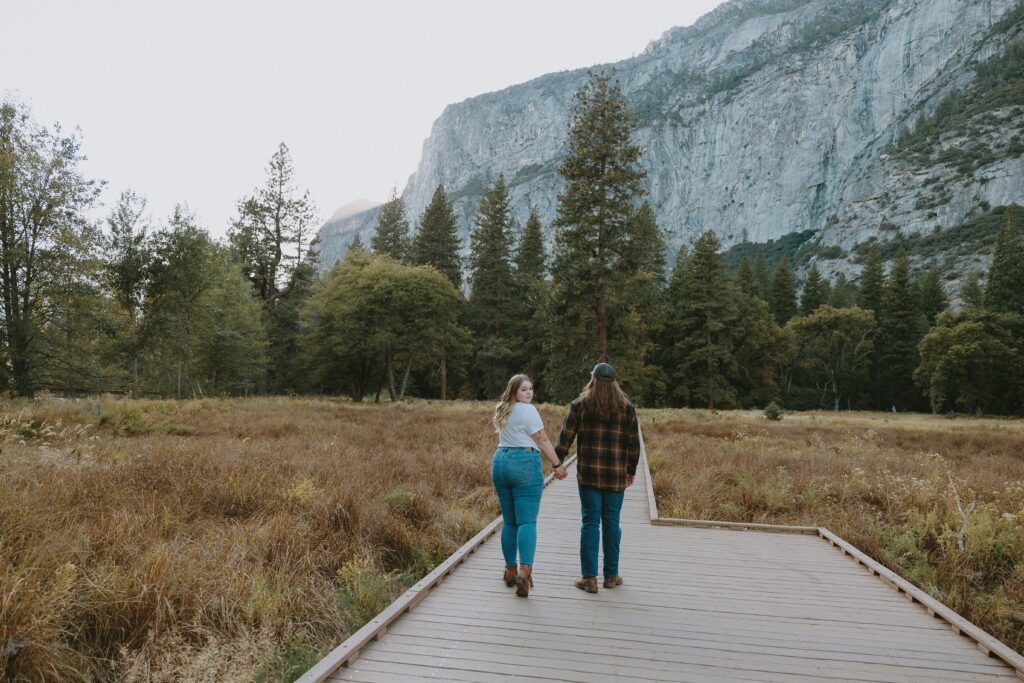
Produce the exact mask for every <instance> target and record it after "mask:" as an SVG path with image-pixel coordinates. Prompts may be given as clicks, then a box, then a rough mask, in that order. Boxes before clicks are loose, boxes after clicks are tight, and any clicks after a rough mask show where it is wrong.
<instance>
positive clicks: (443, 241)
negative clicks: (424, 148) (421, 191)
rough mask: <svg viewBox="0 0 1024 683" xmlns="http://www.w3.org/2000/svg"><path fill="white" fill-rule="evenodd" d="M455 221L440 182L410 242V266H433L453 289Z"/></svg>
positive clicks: (443, 353)
mask: <svg viewBox="0 0 1024 683" xmlns="http://www.w3.org/2000/svg"><path fill="white" fill-rule="evenodd" d="M460 247H461V244H460V242H459V233H458V220H457V219H456V218H455V209H454V208H453V207H452V203H451V202H450V201H448V195H447V194H446V193H445V191H444V185H440V184H439V185H438V186H437V189H436V190H434V196H433V198H432V199H431V200H430V204H428V205H427V208H426V209H424V210H423V214H422V215H421V216H420V229H419V232H417V233H416V237H415V238H413V241H412V250H411V251H412V262H413V264H414V265H420V266H433V267H434V268H437V269H438V270H439V271H441V273H442V274H443V275H444V276H445V277H446V278H448V281H449V282H451V283H452V284H453V285H454V286H455V289H457V290H461V288H462V259H461V257H460V256H459V248H460ZM438 377H439V379H440V394H441V396H440V398H441V400H442V401H446V400H448V339H447V337H446V336H445V334H444V333H443V331H442V335H441V341H440V363H439V366H438Z"/></svg>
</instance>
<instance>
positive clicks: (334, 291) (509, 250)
mask: <svg viewBox="0 0 1024 683" xmlns="http://www.w3.org/2000/svg"><path fill="white" fill-rule="evenodd" d="M574 104H575V106H574V108H573V113H572V118H571V120H570V122H569V124H570V125H569V128H570V130H569V135H568V138H567V141H566V148H565V156H564V159H563V161H562V162H561V164H560V165H559V167H558V173H559V176H560V178H561V180H562V192H561V193H560V194H559V196H558V205H557V214H556V218H555V221H554V224H553V226H552V228H553V230H552V232H553V242H552V243H551V244H550V245H545V241H544V231H543V229H542V225H541V221H540V219H539V217H538V214H537V211H536V210H532V211H531V212H530V215H529V218H528V220H527V221H526V222H525V224H524V225H522V227H521V228H520V227H519V225H518V224H517V221H516V220H515V218H514V214H513V211H512V207H511V200H510V196H509V188H508V185H507V183H506V181H505V178H504V177H503V176H500V175H499V176H498V177H497V178H495V179H493V181H492V182H491V184H490V186H489V187H488V188H487V191H486V193H485V194H484V196H483V198H482V200H481V202H480V204H479V207H478V210H477V212H476V215H475V218H474V221H473V225H472V229H471V231H470V235H469V244H468V245H467V246H468V249H467V250H466V257H465V258H463V256H462V255H463V245H462V244H461V243H460V239H459V236H458V230H457V220H456V217H455V213H454V210H453V207H452V203H451V200H450V199H449V197H448V195H447V193H446V190H445V188H444V186H443V185H440V186H438V188H437V190H436V191H435V193H434V195H433V198H432V200H431V202H430V204H429V205H428V206H427V207H426V208H425V209H424V211H423V212H422V214H420V215H419V216H418V217H416V218H417V220H416V223H417V229H415V230H413V229H412V228H411V226H410V219H409V216H408V215H407V211H406V207H405V205H404V202H403V200H402V199H401V197H399V196H398V195H397V192H393V193H392V196H391V197H390V199H389V200H388V201H387V202H386V203H385V204H384V205H383V206H382V207H381V211H380V214H379V219H378V224H377V227H376V231H375V233H374V235H373V237H372V239H371V240H370V244H368V245H365V244H363V243H362V241H361V239H360V238H359V237H358V236H357V237H356V238H355V240H354V241H353V242H352V243H351V244H350V245H349V248H348V251H347V255H346V257H345V258H344V260H342V261H340V262H338V263H336V264H334V265H333V266H332V267H330V268H329V269H327V270H326V271H325V272H323V273H322V274H321V273H319V272H318V268H317V251H316V240H315V239H313V238H312V237H313V221H314V220H315V214H316V210H315V207H314V206H313V203H312V201H311V200H310V198H309V196H308V193H304V192H300V191H299V189H298V188H296V187H295V185H294V179H293V178H294V170H293V167H292V162H291V158H290V154H289V152H288V149H287V147H286V146H285V145H283V144H282V145H281V146H280V147H279V149H278V150H277V151H276V152H275V154H274V155H273V157H272V158H271V161H270V164H269V165H268V168H267V179H266V183H265V185H264V186H263V187H261V188H257V189H256V190H254V191H253V193H252V194H251V195H250V196H246V197H243V198H242V199H240V200H239V202H238V205H237V209H236V217H235V218H234V220H233V221H232V226H231V229H230V231H229V233H228V238H227V239H226V240H225V241H217V240H213V239H211V238H210V236H209V234H208V233H207V232H206V231H205V230H203V229H202V227H200V226H199V225H198V223H197V220H196V218H195V216H194V215H192V214H191V213H190V212H189V211H188V210H187V209H186V208H184V207H178V208H176V209H175V210H174V212H173V213H172V215H171V216H170V217H168V218H167V219H166V220H165V221H163V222H162V223H160V224H158V225H153V224H151V222H150V220H149V219H148V218H147V217H146V212H145V200H144V199H143V198H141V197H139V196H138V195H136V194H134V193H132V192H125V193H123V194H122V195H121V197H120V199H119V200H118V202H117V204H116V205H115V206H114V207H113V209H112V211H111V212H110V215H109V216H108V218H107V219H106V221H105V222H106V225H105V226H104V227H105V228H106V229H105V230H104V229H102V228H101V226H97V225H93V224H90V223H89V221H87V220H86V219H85V218H83V216H84V214H85V212H86V210H87V209H89V208H90V207H91V206H92V205H93V204H94V203H95V202H96V200H97V195H98V192H99V187H100V185H99V183H97V182H96V181H92V180H89V179H87V178H85V177H84V176H83V175H82V173H81V171H80V167H79V164H80V161H81V155H80V152H79V144H80V143H79V140H78V139H77V138H76V137H75V136H67V135H64V134H63V133H62V132H61V131H60V129H59V128H56V127H55V128H54V129H53V130H47V129H45V128H42V127H40V126H38V125H37V124H35V123H34V122H33V121H32V119H31V116H30V112H28V110H27V108H26V107H24V106H23V105H20V104H18V103H16V102H3V103H2V106H0V250H2V253H0V256H2V269H0V296H2V297H3V320H2V323H3V326H2V334H3V347H2V349H0V353H2V357H0V383H2V385H3V387H4V388H6V389H7V390H8V391H10V392H12V393H15V394H18V395H25V396H31V395H32V394H33V393H35V392H36V391H39V390H51V391H59V392H66V393H94V392H101V391H118V392H124V393H126V394H129V395H131V396H173V397H177V398H185V397H193V396H203V395H210V394H214V395H239V394H247V393H330V394H345V395H348V396H350V397H351V398H352V399H353V400H357V401H361V400H380V399H381V398H382V397H383V396H386V397H387V398H389V399H390V400H394V401H397V400H402V399H403V398H404V397H406V396H410V395H413V396H419V397H428V398H441V399H450V398H455V397H457V398H466V399H493V398H494V397H495V396H497V395H498V394H499V393H500V391H501V388H502V387H503V386H504V383H505V381H506V380H507V378H508V377H509V376H510V375H511V374H514V373H516V372H526V373H528V374H530V375H531V377H532V378H533V379H534V383H535V386H536V388H537V390H538V394H539V397H540V398H541V399H543V400H552V401H565V400H566V399H568V398H570V397H572V396H573V395H575V393H576V392H577V391H578V390H579V387H580V386H581V385H582V383H583V382H584V381H585V379H586V377H587V372H588V371H589V369H590V368H591V367H592V366H593V364H594V363H595V362H597V361H598V360H607V361H609V362H611V363H613V364H614V365H616V367H617V368H618V369H619V373H620V376H621V377H623V378H624V380H625V384H626V387H627V389H628V391H629V392H630V393H631V395H632V396H633V397H634V399H635V400H637V401H638V402H639V403H640V404H642V405H647V406H691V407H706V408H711V409H715V408H731V407H752V406H763V405H766V404H768V403H770V402H772V401H775V402H778V403H780V404H782V405H784V406H785V407H787V408H792V409H798V408H816V407H821V408H830V409H883V410H892V409H895V410H900V411H904V410H928V409H930V410H933V411H943V412H944V411H949V410H960V411H975V412H981V411H984V412H989V413H1012V414H1015V413H1019V412H1021V410H1022V408H1024V396H1022V395H1021V394H1022V392H1021V387H1022V386H1024V362H1022V360H1021V356H1022V351H1024V349H1022V348H1021V347H1022V344H1024V243H1022V239H1021V237H1020V227H1019V218H1018V212H1017V210H1016V207H1010V208H1009V209H1007V211H1006V212H1005V214H1004V227H1003V231H1002V233H1001V235H1000V236H999V239H998V241H997V244H996V251H995V257H994V260H993V262H992V265H991V268H990V270H989V273H988V276H987V278H986V284H985V285H984V286H982V284H981V280H980V279H979V278H977V277H974V278H973V279H970V280H969V281H968V282H967V283H966V284H965V286H964V287H963V289H962V298H963V302H964V305H963V307H962V308H961V309H960V310H959V312H955V313H954V312H952V311H950V310H949V304H948V301H947V298H946V294H945V290H944V288H943V286H942V282H941V280H940V278H939V275H938V272H937V271H936V270H934V269H932V270H926V271H924V272H921V273H919V274H916V275H915V274H912V273H911V268H910V263H909V259H908V257H907V255H906V254H905V253H903V252H901V253H899V254H898V255H897V256H896V257H895V259H894V260H893V262H892V263H891V265H890V267H889V268H888V269H887V268H886V264H885V263H883V260H882V258H881V256H880V255H879V253H878V251H877V250H872V251H870V252H869V253H868V254H867V256H866V258H865V261H864V263H863V269H862V271H861V273H860V277H859V281H858V282H851V281H849V280H847V279H846V277H845V276H844V275H843V274H842V273H839V274H838V275H837V276H836V277H835V279H831V278H828V277H825V276H823V275H822V273H821V272H820V271H819V270H818V268H817V266H816V265H812V266H811V267H810V269H809V271H808V273H807V275H806V277H805V278H804V281H803V282H802V285H801V284H799V283H798V282H797V278H796V276H795V274H794V272H793V270H792V268H791V266H790V265H789V263H788V262H787V261H786V259H785V258H782V259H781V260H779V261H778V262H777V263H775V264H773V265H771V266H769V263H768V262H767V259H766V258H765V257H764V254H763V252H759V253H757V254H756V255H755V256H754V257H753V258H750V259H747V258H744V259H743V260H742V261H741V262H740V263H739V265H738V267H737V268H736V269H735V271H734V272H730V270H729V268H728V267H727V265H726V261H725V258H724V255H723V253H722V249H721V245H720V243H719V242H718V239H717V238H716V236H715V234H714V233H713V232H711V231H708V232H706V233H704V234H703V235H701V236H700V237H699V238H698V239H697V240H696V241H695V242H694V243H693V244H692V245H690V246H689V247H683V248H680V250H679V252H678V253H677V254H676V255H675V262H674V267H673V268H672V269H671V272H670V270H669V268H668V263H667V258H666V247H665V241H664V236H663V231H662V229H661V227H660V226H659V225H658V224H657V220H656V217H655V212H654V210H653V209H652V207H651V206H650V205H649V204H648V202H647V201H646V194H645V191H644V180H645V177H644V171H643V169H642V167H641V166H640V163H639V160H640V156H641V150H640V148H639V147H638V146H637V145H636V144H635V143H634V142H633V141H632V138H631V136H632V130H633V126H634V122H633V119H632V117H631V114H630V112H629V110H628V108H627V106H626V103H625V101H624V99H623V97H622V94H621V91H620V89H619V86H618V84H617V82H615V81H614V79H613V78H612V77H611V75H610V74H608V73H604V72H598V73H593V74H591V77H590V78H589V80H588V81H587V83H586V85H585V86H584V87H583V88H582V89H581V90H580V91H579V92H578V93H577V94H576V98H575V103H574Z"/></svg>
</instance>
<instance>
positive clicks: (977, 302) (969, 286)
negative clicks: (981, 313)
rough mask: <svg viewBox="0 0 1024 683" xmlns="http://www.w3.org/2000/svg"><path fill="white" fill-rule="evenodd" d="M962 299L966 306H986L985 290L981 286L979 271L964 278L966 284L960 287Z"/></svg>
mask: <svg viewBox="0 0 1024 683" xmlns="http://www.w3.org/2000/svg"><path fill="white" fill-rule="evenodd" d="M960 300H961V301H962V302H963V305H964V307H965V308H967V307H971V308H984V306H985V290H984V288H983V287H982V286H981V275H980V274H979V273H971V274H969V275H967V276H966V277H965V278H964V284H963V286H962V287H960Z"/></svg>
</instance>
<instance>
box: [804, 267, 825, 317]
mask: <svg viewBox="0 0 1024 683" xmlns="http://www.w3.org/2000/svg"><path fill="white" fill-rule="evenodd" d="M829 290H830V288H829V285H828V280H825V279H824V278H822V277H821V272H820V271H819V270H818V264H816V263H812V264H811V269H810V271H809V272H808V273H807V279H806V280H805V281H804V291H803V293H802V295H801V297H800V315H810V314H811V313H814V312H815V311H816V310H818V306H821V305H822V304H827V303H828V299H829V293H830V292H829Z"/></svg>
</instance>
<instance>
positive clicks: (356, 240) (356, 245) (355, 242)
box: [347, 232, 366, 251]
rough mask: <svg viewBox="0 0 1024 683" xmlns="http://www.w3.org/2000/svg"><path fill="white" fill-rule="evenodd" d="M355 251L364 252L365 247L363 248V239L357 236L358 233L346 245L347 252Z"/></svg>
mask: <svg viewBox="0 0 1024 683" xmlns="http://www.w3.org/2000/svg"><path fill="white" fill-rule="evenodd" d="M356 249H362V250H363V251H366V247H365V246H363V238H362V237H360V236H359V233H358V232H357V233H356V236H355V237H353V238H352V241H351V242H349V243H348V250H347V251H355V250H356Z"/></svg>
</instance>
